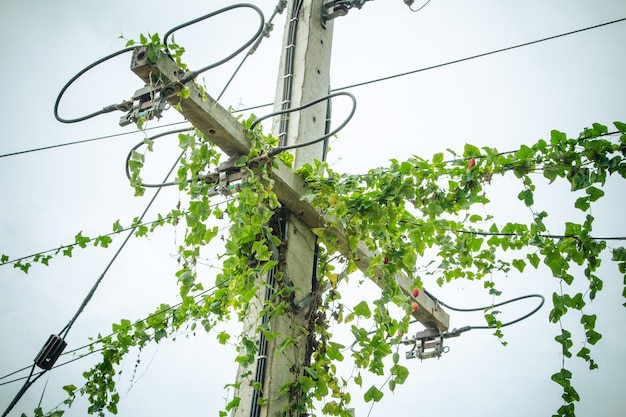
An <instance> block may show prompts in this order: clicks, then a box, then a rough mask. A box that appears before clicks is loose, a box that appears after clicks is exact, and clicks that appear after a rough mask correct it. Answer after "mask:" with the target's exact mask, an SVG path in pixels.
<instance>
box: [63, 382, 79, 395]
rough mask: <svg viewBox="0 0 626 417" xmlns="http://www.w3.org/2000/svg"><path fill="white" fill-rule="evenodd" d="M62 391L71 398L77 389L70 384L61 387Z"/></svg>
mask: <svg viewBox="0 0 626 417" xmlns="http://www.w3.org/2000/svg"><path fill="white" fill-rule="evenodd" d="M63 390H64V391H65V392H67V395H70V396H73V395H74V394H75V393H76V390H77V388H76V386H75V385H71V384H70V385H65V386H64V387H63Z"/></svg>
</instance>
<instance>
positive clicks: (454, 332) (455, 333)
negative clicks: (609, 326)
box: [350, 289, 545, 353]
mask: <svg viewBox="0 0 626 417" xmlns="http://www.w3.org/2000/svg"><path fill="white" fill-rule="evenodd" d="M422 291H423V292H424V294H425V295H427V296H428V297H430V298H431V299H432V300H433V301H434V302H435V303H436V304H439V305H440V306H442V307H445V308H447V309H449V310H452V311H457V312H459V313H469V312H475V311H485V310H486V309H491V308H496V307H500V306H503V305H506V304H511V303H514V302H517V301H521V300H525V299H528V298H539V299H540V302H539V304H538V305H537V307H535V308H534V309H533V310H531V311H530V312H529V313H527V314H524V315H523V316H521V317H518V318H516V319H513V320H511V321H508V322H506V323H501V324H499V325H497V326H492V325H488V326H464V327H461V328H459V329H452V330H447V331H445V332H443V333H441V334H440V335H439V336H440V337H442V338H449V337H457V336H460V335H461V333H464V332H467V331H469V330H491V329H498V328H502V327H506V326H510V325H512V324H515V323H519V322H520V321H523V320H526V319H527V318H529V317H530V316H532V315H533V314H535V313H536V312H537V311H539V310H540V309H541V307H543V305H544V303H545V297H544V296H543V295H541V294H528V295H522V296H520V297H515V298H511V299H509V300H506V301H502V302H500V303H495V304H492V305H489V306H485V307H473V308H458V307H453V306H450V305H448V304H446V303H444V302H442V301H440V300H439V299H438V298H436V297H435V296H434V295H432V294H431V293H430V292H428V291H427V290H425V289H423V290H422ZM417 321H418V320H411V321H410V322H409V324H413V323H417ZM375 332H376V331H375V330H373V331H371V332H368V333H367V334H368V335H370V334H373V333H375ZM410 342H411V339H409V340H406V341H403V344H409V343H410ZM357 343H358V340H355V341H354V342H353V343H352V345H350V350H351V351H352V352H355V353H358V351H357V350H355V346H356V344H357Z"/></svg>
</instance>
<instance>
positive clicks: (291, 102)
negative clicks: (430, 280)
mask: <svg viewBox="0 0 626 417" xmlns="http://www.w3.org/2000/svg"><path fill="white" fill-rule="evenodd" d="M323 3H324V1H323V0H292V1H290V3H289V6H288V14H287V23H286V27H285V35H284V47H283V52H282V56H281V62H280V74H279V78H278V86H277V91H276V102H275V103H276V104H275V106H276V110H282V109H288V108H294V107H298V106H300V105H302V104H305V103H307V102H310V101H312V100H315V99H318V98H320V97H324V96H325V95H327V94H328V91H329V84H330V82H329V81H330V80H329V78H330V76H329V70H330V55H331V43H332V21H328V22H322V20H323V19H322V7H323ZM131 69H132V70H133V71H134V72H135V73H136V74H137V75H138V76H139V77H140V78H142V79H143V80H144V81H145V82H146V83H148V84H149V83H150V79H151V78H152V79H159V80H162V82H163V83H164V84H168V83H176V81H177V74H178V73H177V69H176V67H175V64H174V62H172V60H170V59H168V58H167V57H166V56H163V55H162V56H160V57H159V58H158V60H157V62H156V63H151V62H150V61H149V60H148V54H147V50H146V48H145V47H138V48H137V49H136V50H135V51H134V54H133V61H132V63H131ZM186 86H187V87H189V89H190V94H189V97H188V98H182V97H181V96H178V95H171V96H170V97H169V98H168V101H169V102H170V103H171V104H173V105H177V104H179V105H180V107H179V108H180V111H181V113H182V114H183V115H184V116H185V118H186V119H187V120H189V121H190V122H191V123H192V124H193V125H194V126H195V127H196V128H198V129H199V130H200V131H202V132H203V133H204V134H205V135H206V136H207V137H208V138H209V139H210V140H211V141H213V142H214V143H215V144H216V145H218V146H219V147H220V148H221V149H222V150H223V151H224V152H225V153H226V154H228V155H229V156H238V155H245V154H247V153H248V151H249V149H250V141H249V139H248V138H247V136H246V132H245V129H244V128H243V127H242V126H241V124H240V123H239V122H238V121H237V119H235V118H234V117H233V116H232V115H231V114H230V113H229V112H228V111H226V110H225V109H224V108H223V107H222V106H220V105H219V104H218V103H217V102H215V100H213V99H212V98H211V97H207V98H206V99H203V94H202V93H201V90H200V89H199V87H198V86H197V85H196V84H195V83H193V82H190V83H187V85H186ZM326 110H327V109H326V103H324V102H322V103H319V104H317V105H315V106H313V107H311V108H309V109H305V110H302V111H300V112H294V113H291V114H288V115H286V116H284V117H282V118H280V119H279V120H277V121H275V124H274V134H275V135H277V136H278V137H279V139H280V140H281V145H293V144H299V143H306V142H308V141H311V140H313V139H316V138H319V137H321V136H323V135H324V134H325V129H326V115H327V113H326ZM293 153H294V156H295V161H294V166H295V168H296V169H297V168H298V167H300V166H302V164H305V163H307V162H312V161H313V159H319V160H321V159H323V158H324V157H325V144H324V143H319V144H317V145H313V146H307V147H303V148H297V149H295V150H294V151H293ZM273 179H274V180H275V184H274V192H275V193H276V195H277V196H278V198H279V200H280V202H281V204H282V206H283V208H284V209H285V210H284V212H283V217H282V218H281V219H280V224H281V229H282V232H283V236H282V241H283V246H282V247H281V259H280V263H279V266H278V268H279V269H280V272H282V273H283V275H284V277H285V278H286V279H287V280H289V282H290V285H292V286H293V287H295V288H296V292H295V298H294V304H295V305H296V307H295V309H294V311H290V312H287V314H285V316H284V317H280V318H275V319H273V320H272V322H271V323H269V325H270V326H271V331H272V332H280V334H281V336H280V337H278V338H275V339H273V340H271V341H267V340H265V338H264V336H263V335H262V334H261V333H257V332H256V327H257V326H258V325H259V324H261V323H260V321H259V320H258V315H256V314H254V313H255V312H258V311H260V310H261V307H260V306H261V304H262V302H263V301H265V300H266V299H267V298H268V296H269V295H268V293H267V292H266V288H267V287H269V285H268V286H264V285H260V286H259V288H260V291H259V294H258V303H257V305H256V307H252V308H251V311H250V314H249V316H250V319H251V320H252V321H251V322H250V323H245V324H244V328H246V329H248V331H249V333H248V337H249V338H251V339H252V338H254V339H255V340H257V342H258V346H259V354H258V357H257V361H256V364H254V365H252V366H251V367H248V368H241V369H239V371H238V378H237V379H238V381H240V382H241V385H240V388H239V390H238V391H237V392H236V394H235V395H236V396H238V397H240V398H241V401H240V403H239V406H238V407H237V408H236V409H234V410H233V417H276V416H283V415H285V409H286V407H287V404H288V402H287V401H288V396H287V395H285V394H284V393H283V394H281V388H282V387H283V386H284V385H285V384H286V383H288V382H290V381H293V378H294V375H293V373H294V371H295V372H298V369H300V366H301V365H302V364H304V363H306V362H307V361H308V360H309V359H310V358H309V356H310V353H311V352H310V351H309V341H310V337H313V336H314V335H311V336H309V337H307V336H306V335H305V332H304V331H303V329H306V325H307V321H308V318H309V312H313V313H315V312H316V310H317V305H316V303H315V297H313V296H312V294H313V293H315V292H316V291H317V293H319V288H317V287H316V285H317V280H316V274H317V270H316V267H317V265H316V264H317V259H316V237H315V235H314V234H313V232H312V231H311V230H312V229H314V228H322V227H326V228H329V227H328V226H327V224H328V222H327V219H326V218H324V217H323V216H322V215H320V214H319V213H318V212H317V211H316V210H315V208H313V207H312V206H311V205H310V204H309V203H307V202H304V201H302V199H301V196H302V195H303V194H304V193H305V191H306V188H305V185H304V183H303V181H302V180H301V179H300V178H299V177H298V176H297V175H296V174H295V173H294V172H293V171H292V170H290V169H288V168H287V167H285V166H284V165H280V166H279V168H278V169H277V170H276V171H275V172H274V174H273ZM330 231H331V232H333V233H334V234H335V235H336V236H337V239H338V241H339V242H340V243H341V242H343V243H345V242H346V240H347V239H346V237H345V235H344V232H343V230H339V229H337V228H330ZM347 247H348V245H347V244H346V245H344V251H345V254H346V255H348V254H349V251H348V250H347ZM357 251H358V255H359V256H358V259H356V260H355V262H356V264H357V266H358V267H359V268H360V269H361V270H365V269H367V267H368V266H369V259H370V258H371V257H372V256H373V254H372V253H370V252H368V250H367V248H365V247H364V246H363V245H359V247H358V248H357ZM275 273H276V271H273V272H271V273H270V274H268V275H269V276H268V277H267V278H266V279H267V280H268V281H269V282H271V280H272V279H273V274H275ZM396 279H397V281H398V284H399V285H400V287H401V288H402V290H403V291H404V293H406V294H407V295H408V294H410V293H411V286H412V282H411V281H410V280H409V279H408V278H407V277H403V276H397V277H396ZM376 283H377V284H379V285H381V283H380V282H376ZM416 301H417V303H418V305H419V309H418V310H417V311H416V312H414V313H413V315H414V317H415V318H416V319H418V320H419V321H420V322H421V323H423V324H424V325H425V326H426V327H429V328H437V329H439V330H441V331H445V330H447V329H448V325H449V317H448V315H447V314H446V313H445V311H443V310H441V309H440V308H439V306H438V305H437V304H436V303H435V302H433V300H432V299H430V298H429V297H427V296H426V295H424V294H423V293H420V294H419V296H418V297H417V299H416ZM255 310H256V311H255ZM253 316H254V317H253ZM287 338H291V339H293V340H294V341H295V343H293V344H291V345H289V347H288V348H286V349H283V348H281V349H280V353H279V354H277V352H279V349H278V347H279V346H280V345H281V343H282V342H283V341H285V340H287ZM251 368H254V369H251ZM259 387H261V390H259V389H258V388H259ZM259 399H263V400H264V401H263V402H262V405H259V401H258V400H259ZM287 414H288V415H294V416H295V415H297V414H295V413H294V414H290V413H287Z"/></svg>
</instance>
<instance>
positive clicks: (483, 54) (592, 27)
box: [237, 18, 626, 112]
mask: <svg viewBox="0 0 626 417" xmlns="http://www.w3.org/2000/svg"><path fill="white" fill-rule="evenodd" d="M625 20H626V18H622V19H617V20H613V21H610V22H606V23H601V24H598V25H594V26H589V27H586V28H582V29H578V30H574V31H571V32H566V33H562V34H559V35H554V36H550V37H547V38H542V39H537V40H534V41H530V42H525V43H522V44H518V45H513V46H509V47H506V48H502V49H497V50H494V51H491V52H485V53H482V54H478V55H473V56H469V57H466V58H461V59H456V60H454V61H448V62H444V63H441V64H437V65H433V66H430V67H424V68H419V69H415V70H412V71H407V72H402V73H398V74H394V75H388V76H385V77H381V78H375V79H372V80H369V81H363V82H360V83H356V84H350V85H345V86H343V87H339V88H334V89H332V90H331V91H332V92H335V91H342V90H348V89H351V88H357V87H362V86H364V85H368V84H375V83H378V82H381V81H387V80H391V79H394V78H399V77H404V76H407V75H412V74H416V73H418V72H423V71H428V70H431V69H435V68H441V67H445V66H448V65H452V64H458V63H460V62H464V61H469V60H472V59H476V58H481V57H484V56H488V55H494V54H497V53H500V52H505V51H509V50H512V49H517V48H521V47H524V46H529V45H533V44H536V43H541V42H545V41H549V40H553V39H557V38H561V37H564V36H568V35H573V34H576V33H580V32H584V31H587V30H592V29H597V28H600V27H603V26H608V25H612V24H614V23H620V22H623V21H625ZM272 104H273V103H265V104H259V105H255V106H252V107H248V108H244V109H241V110H237V112H244V111H249V110H256V109H259V108H263V107H268V106H271V105H272Z"/></svg>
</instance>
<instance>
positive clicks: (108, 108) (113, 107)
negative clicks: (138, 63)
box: [54, 47, 134, 123]
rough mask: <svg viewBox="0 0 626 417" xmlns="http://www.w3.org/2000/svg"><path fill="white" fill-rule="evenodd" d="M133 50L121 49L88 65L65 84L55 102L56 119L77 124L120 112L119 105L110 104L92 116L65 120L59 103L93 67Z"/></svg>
mask: <svg viewBox="0 0 626 417" xmlns="http://www.w3.org/2000/svg"><path fill="white" fill-rule="evenodd" d="M133 49H134V48H133V47H128V48H124V49H120V50H119V51H117V52H113V53H112V54H109V55H107V56H105V57H103V58H100V59H98V60H97V61H95V62H93V63H91V64H89V65H87V66H86V67H85V68H83V69H82V70H80V71H79V72H78V74H76V75H74V76H73V77H72V78H71V79H70V80H69V81H68V82H67V84H65V85H64V86H63V88H62V89H61V91H60V92H59V95H58V96H57V99H56V101H55V102H54V117H55V118H56V119H57V120H58V121H59V122H61V123H76V122H82V121H84V120H87V119H91V118H92V117H95V116H98V115H100V114H105V113H110V112H112V111H115V110H118V108H117V106H118V105H119V104H110V105H108V106H105V107H104V108H103V109H102V110H98V111H95V112H93V113H90V114H88V115H86V116H82V117H77V118H75V119H64V118H63V117H61V116H59V103H60V102H61V97H63V94H65V91H66V90H67V89H68V88H69V86H70V85H72V83H73V82H74V81H76V80H77V79H78V78H80V77H81V76H82V75H83V74H84V73H86V72H87V71H89V70H90V69H92V68H93V67H95V66H97V65H100V64H102V63H103V62H105V61H108V60H109V59H111V58H114V57H116V56H118V55H122V54H125V53H126V52H130V51H132V50H133Z"/></svg>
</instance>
